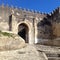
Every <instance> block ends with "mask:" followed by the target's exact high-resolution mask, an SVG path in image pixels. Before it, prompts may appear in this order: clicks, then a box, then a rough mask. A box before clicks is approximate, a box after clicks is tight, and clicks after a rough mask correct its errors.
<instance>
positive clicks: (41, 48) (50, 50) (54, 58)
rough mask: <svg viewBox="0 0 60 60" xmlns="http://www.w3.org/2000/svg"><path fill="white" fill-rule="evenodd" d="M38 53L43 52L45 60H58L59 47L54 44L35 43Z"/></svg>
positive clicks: (59, 55) (59, 58)
mask: <svg viewBox="0 0 60 60" xmlns="http://www.w3.org/2000/svg"><path fill="white" fill-rule="evenodd" d="M35 47H36V49H37V51H38V52H39V53H41V52H42V53H44V54H45V55H44V56H45V60H60V49H59V48H58V47H55V46H45V45H35Z"/></svg>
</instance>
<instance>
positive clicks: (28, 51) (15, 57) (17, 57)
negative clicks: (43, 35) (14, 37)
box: [0, 44, 60, 60]
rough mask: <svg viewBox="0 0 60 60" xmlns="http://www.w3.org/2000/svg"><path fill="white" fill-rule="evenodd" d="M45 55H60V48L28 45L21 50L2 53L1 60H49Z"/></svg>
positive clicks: (0, 52) (0, 54) (0, 53)
mask: <svg viewBox="0 0 60 60" xmlns="http://www.w3.org/2000/svg"><path fill="white" fill-rule="evenodd" d="M45 53H57V54H58V53H59V54H60V47H52V46H45V45H29V44H27V45H26V47H24V48H21V49H17V50H10V51H0V60H48V58H47V56H46V55H45Z"/></svg>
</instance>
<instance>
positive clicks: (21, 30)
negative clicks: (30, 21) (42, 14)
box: [18, 23, 29, 43]
mask: <svg viewBox="0 0 60 60" xmlns="http://www.w3.org/2000/svg"><path fill="white" fill-rule="evenodd" d="M28 32H29V29H28V26H27V25H26V24H24V23H22V24H20V25H19V26H18V35H19V36H21V37H22V38H23V39H24V40H25V42H26V43H28V38H29V35H28Z"/></svg>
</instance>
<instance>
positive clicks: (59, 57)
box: [46, 53, 60, 60]
mask: <svg viewBox="0 0 60 60" xmlns="http://www.w3.org/2000/svg"><path fill="white" fill-rule="evenodd" d="M46 56H47V58H48V60H60V54H53V53H51V54H50V53H46Z"/></svg>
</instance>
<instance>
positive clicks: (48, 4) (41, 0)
mask: <svg viewBox="0 0 60 60" xmlns="http://www.w3.org/2000/svg"><path fill="white" fill-rule="evenodd" d="M2 3H3V4H4V5H7V4H8V5H9V6H11V5H13V6H14V7H15V6H16V7H22V8H27V9H32V10H37V11H40V12H46V13H50V12H51V11H53V10H54V9H55V8H57V7H59V6H60V0H0V5H1V4H2Z"/></svg>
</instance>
